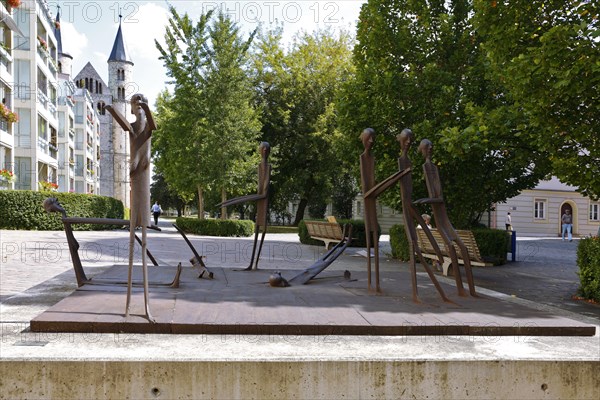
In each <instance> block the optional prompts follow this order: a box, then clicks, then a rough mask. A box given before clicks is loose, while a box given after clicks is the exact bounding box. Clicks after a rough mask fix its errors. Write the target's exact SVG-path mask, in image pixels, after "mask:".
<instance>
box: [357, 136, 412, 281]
mask: <svg viewBox="0 0 600 400" xmlns="http://www.w3.org/2000/svg"><path fill="white" fill-rule="evenodd" d="M360 139H361V141H362V143H363V146H364V148H365V151H364V152H363V153H362V154H361V155H360V177H361V186H362V193H363V201H364V204H365V211H364V220H365V234H366V238H367V273H368V278H367V279H368V288H369V290H372V284H371V249H374V253H375V254H374V256H375V291H376V292H377V293H380V292H381V287H380V285H379V235H378V231H379V223H378V221H377V197H379V195H380V194H381V193H383V192H384V191H386V190H387V189H388V188H390V187H391V186H392V185H394V184H395V183H397V182H398V180H399V179H400V178H401V177H402V176H404V175H405V174H406V173H408V172H409V170H403V171H398V172H396V173H395V174H393V175H392V176H389V177H388V178H386V179H385V180H383V181H381V182H379V183H377V184H376V183H375V158H373V155H372V154H371V149H372V148H373V144H374V143H375V131H374V130H373V129H371V128H367V129H365V130H364V131H363V132H362V133H361V135H360Z"/></svg>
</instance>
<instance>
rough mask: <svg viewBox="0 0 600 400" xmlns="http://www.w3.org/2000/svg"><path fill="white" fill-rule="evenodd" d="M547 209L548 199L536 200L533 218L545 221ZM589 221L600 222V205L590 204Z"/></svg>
mask: <svg viewBox="0 0 600 400" xmlns="http://www.w3.org/2000/svg"><path fill="white" fill-rule="evenodd" d="M547 208H548V200H547V199H535V203H534V207H533V218H534V219H536V220H545V219H546V214H547V212H546V210H547ZM588 219H589V220H590V221H600V203H590V207H589V215H588Z"/></svg>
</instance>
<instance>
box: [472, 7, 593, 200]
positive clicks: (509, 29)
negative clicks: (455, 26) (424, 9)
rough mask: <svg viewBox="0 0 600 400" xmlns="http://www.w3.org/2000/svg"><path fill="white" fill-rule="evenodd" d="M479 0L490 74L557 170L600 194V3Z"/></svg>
mask: <svg viewBox="0 0 600 400" xmlns="http://www.w3.org/2000/svg"><path fill="white" fill-rule="evenodd" d="M474 3H475V22H476V25H475V26H476V28H477V30H478V32H480V34H481V35H482V37H483V48H484V50H485V55H486V61H487V62H488V63H489V70H488V77H489V79H490V80H492V81H494V82H495V83H496V84H497V85H499V86H501V87H502V88H503V89H504V90H505V91H506V92H507V93H509V99H510V101H511V110H512V112H513V114H517V113H519V114H521V115H523V116H524V118H525V119H526V123H527V124H528V125H529V126H531V127H532V128H533V129H535V131H536V133H537V135H536V137H535V143H536V144H537V145H539V146H540V147H542V148H544V149H545V150H546V151H547V152H548V153H549V154H550V160H551V161H552V167H553V168H552V169H553V173H554V174H555V175H556V176H558V178H560V179H561V180H562V181H563V182H565V183H568V184H571V185H573V186H576V187H578V188H579V190H580V191H581V193H583V194H585V195H588V196H591V197H592V198H598V197H600V135H599V134H598V132H600V98H599V93H600V42H599V37H600V19H599V15H600V3H599V2H598V1H586V0H560V1H559V0H551V1H547V0H544V1H542V0H527V1H526V0H515V1H510V3H509V2H503V1H497V2H496V1H491V2H490V1H485V0H475V1H474Z"/></svg>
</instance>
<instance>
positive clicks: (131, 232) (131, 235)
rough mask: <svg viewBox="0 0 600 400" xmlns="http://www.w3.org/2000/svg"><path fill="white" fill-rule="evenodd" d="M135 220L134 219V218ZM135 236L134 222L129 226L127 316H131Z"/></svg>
mask: <svg viewBox="0 0 600 400" xmlns="http://www.w3.org/2000/svg"><path fill="white" fill-rule="evenodd" d="M132 221H133V219H132ZM134 238H135V224H134V223H133V222H132V223H131V225H130V227H129V265H128V267H129V269H128V272H127V301H126V302H125V317H128V316H129V306H130V305H131V286H132V275H133V245H134V242H133V241H134Z"/></svg>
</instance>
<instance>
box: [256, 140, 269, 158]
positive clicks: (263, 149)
mask: <svg viewBox="0 0 600 400" xmlns="http://www.w3.org/2000/svg"><path fill="white" fill-rule="evenodd" d="M258 152H259V153H260V155H261V157H262V158H263V159H265V160H266V159H267V158H268V157H269V154H270V153H271V145H270V144H269V143H268V142H260V145H259V146H258Z"/></svg>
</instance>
